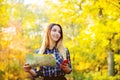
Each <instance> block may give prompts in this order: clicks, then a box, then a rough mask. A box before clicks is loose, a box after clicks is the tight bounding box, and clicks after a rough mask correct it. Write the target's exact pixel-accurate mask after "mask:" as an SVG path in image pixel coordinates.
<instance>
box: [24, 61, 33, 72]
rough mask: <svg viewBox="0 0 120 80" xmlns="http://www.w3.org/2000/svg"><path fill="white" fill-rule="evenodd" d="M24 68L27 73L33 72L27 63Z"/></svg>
mask: <svg viewBox="0 0 120 80" xmlns="http://www.w3.org/2000/svg"><path fill="white" fill-rule="evenodd" d="M23 67H24V70H25V71H26V72H29V71H30V70H31V67H30V65H29V64H27V63H25V64H24V66H23Z"/></svg>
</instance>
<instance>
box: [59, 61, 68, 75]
mask: <svg viewBox="0 0 120 80" xmlns="http://www.w3.org/2000/svg"><path fill="white" fill-rule="evenodd" d="M60 68H61V69H62V70H63V71H64V72H65V73H69V72H70V68H69V66H68V63H64V64H61V65H60Z"/></svg>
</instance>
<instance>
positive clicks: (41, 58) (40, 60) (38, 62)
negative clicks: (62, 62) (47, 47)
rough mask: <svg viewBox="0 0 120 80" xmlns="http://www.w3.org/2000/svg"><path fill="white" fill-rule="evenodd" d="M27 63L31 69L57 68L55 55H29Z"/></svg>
mask: <svg viewBox="0 0 120 80" xmlns="http://www.w3.org/2000/svg"><path fill="white" fill-rule="evenodd" d="M26 63H28V64H29V65H30V66H31V67H36V66H56V61H55V58H54V55H53V54H27V55H26Z"/></svg>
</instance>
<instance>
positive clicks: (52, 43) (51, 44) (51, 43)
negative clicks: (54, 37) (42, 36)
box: [48, 41, 56, 49]
mask: <svg viewBox="0 0 120 80" xmlns="http://www.w3.org/2000/svg"><path fill="white" fill-rule="evenodd" d="M55 45H56V42H53V41H50V44H49V46H48V48H49V49H53V48H54V47H55Z"/></svg>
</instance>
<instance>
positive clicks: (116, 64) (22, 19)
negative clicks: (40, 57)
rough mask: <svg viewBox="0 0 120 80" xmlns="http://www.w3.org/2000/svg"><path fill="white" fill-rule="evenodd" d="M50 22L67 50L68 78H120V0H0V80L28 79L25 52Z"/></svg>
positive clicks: (33, 48) (35, 46) (37, 41)
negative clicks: (61, 35) (59, 29)
mask: <svg viewBox="0 0 120 80" xmlns="http://www.w3.org/2000/svg"><path fill="white" fill-rule="evenodd" d="M50 23H59V24H60V25H61V26H62V28H63V32H64V46H65V47H67V48H68V49H69V50H70V55H71V62H72V68H73V70H72V73H71V74H69V75H66V77H67V80H120V0H0V80H28V79H27V78H26V77H25V76H26V75H27V73H26V72H25V71H24V70H23V64H24V63H25V61H26V59H25V56H26V54H29V53H35V51H36V50H37V49H39V48H40V46H41V41H42V38H43V34H44V32H43V31H44V29H45V27H46V26H48V25H49V24H50Z"/></svg>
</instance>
